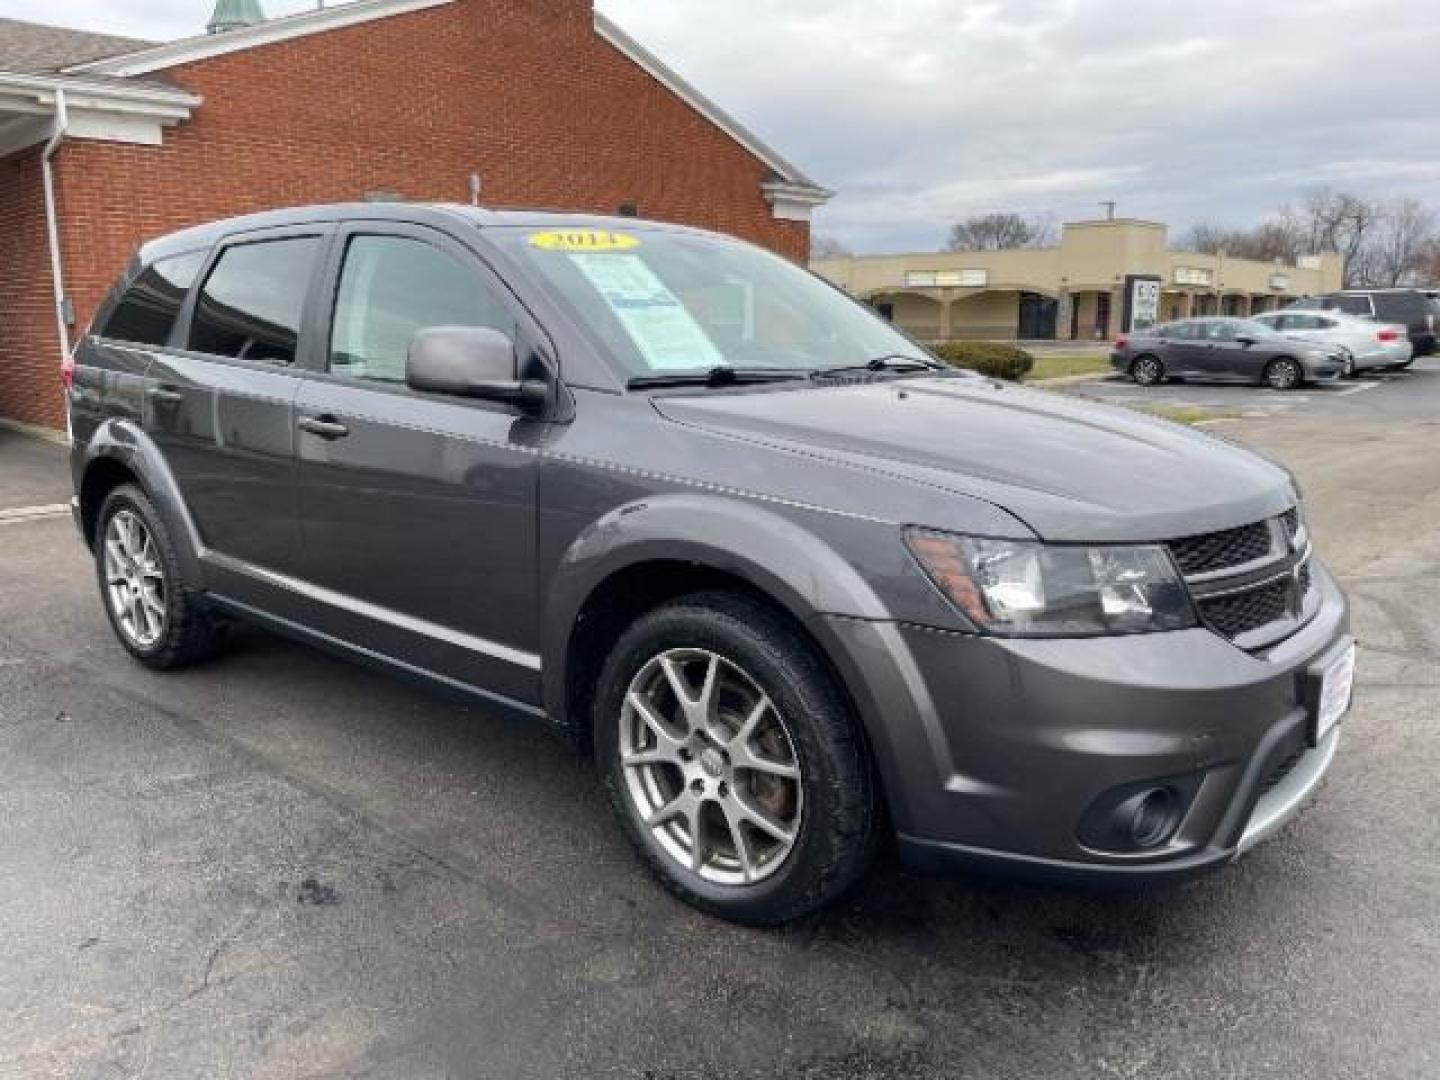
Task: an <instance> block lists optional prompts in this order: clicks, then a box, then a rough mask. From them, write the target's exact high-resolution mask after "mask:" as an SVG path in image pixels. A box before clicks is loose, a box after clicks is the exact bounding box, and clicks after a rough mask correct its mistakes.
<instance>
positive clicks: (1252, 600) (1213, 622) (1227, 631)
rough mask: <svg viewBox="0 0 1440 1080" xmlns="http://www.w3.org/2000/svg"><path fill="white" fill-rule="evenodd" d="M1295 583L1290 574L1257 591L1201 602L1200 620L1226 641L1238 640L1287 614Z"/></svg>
mask: <svg viewBox="0 0 1440 1080" xmlns="http://www.w3.org/2000/svg"><path fill="white" fill-rule="evenodd" d="M1294 594H1295V584H1294V581H1293V579H1292V578H1290V577H1289V575H1286V576H1285V577H1283V578H1279V579H1278V580H1275V581H1272V582H1270V583H1269V584H1268V585H1261V586H1260V587H1259V588H1257V589H1250V590H1249V591H1247V592H1241V593H1235V594H1233V595H1230V596H1217V597H1215V598H1214V599H1210V600H1201V601H1200V617H1201V618H1202V619H1204V620H1205V621H1206V622H1207V623H1209V624H1210V626H1211V627H1213V628H1214V629H1215V630H1216V631H1218V632H1219V633H1221V634H1223V635H1224V636H1225V637H1227V638H1232V639H1233V638H1237V637H1239V636H1240V635H1241V634H1248V633H1249V632H1250V631H1251V630H1258V629H1260V627H1262V626H1268V625H1270V624H1271V623H1273V622H1279V621H1280V620H1281V619H1283V618H1284V617H1285V616H1286V615H1288V614H1290V610H1291V597H1293V596H1294Z"/></svg>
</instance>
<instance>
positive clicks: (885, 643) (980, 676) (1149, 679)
mask: <svg viewBox="0 0 1440 1080" xmlns="http://www.w3.org/2000/svg"><path fill="white" fill-rule="evenodd" d="M1315 579H1316V586H1317V588H1318V589H1319V591H1320V604H1319V607H1318V609H1317V611H1316V613H1315V615H1314V616H1313V617H1312V618H1311V619H1310V621H1309V622H1308V623H1306V624H1305V625H1304V626H1303V627H1301V628H1300V629H1299V630H1298V631H1297V632H1296V633H1295V634H1293V635H1291V637H1289V638H1287V639H1286V640H1284V641H1282V642H1280V643H1278V644H1277V645H1275V646H1273V647H1271V648H1269V649H1267V650H1264V651H1263V652H1259V653H1249V652H1246V651H1244V650H1241V649H1239V648H1237V647H1236V646H1234V645H1233V644H1231V643H1230V642H1228V641H1226V640H1225V639H1223V638H1221V637H1219V636H1218V635H1216V634H1214V633H1212V632H1211V631H1209V630H1203V629H1197V630H1186V631H1179V632H1175V633H1168V634H1147V635H1136V636H1133V637H1120V638H1083V639H1070V640H1022V639H1009V640H1004V639H997V638H988V637H977V636H968V635H962V634H952V633H944V632H939V631H935V630H929V629H922V628H918V627H907V626H901V625H897V624H887V623H873V622H862V621H859V620H846V619H831V620H827V621H828V622H829V623H830V624H831V626H830V629H831V630H832V631H833V632H834V634H836V635H838V637H839V638H840V640H841V641H842V642H843V645H844V648H843V650H842V657H841V659H840V661H839V662H840V666H841V667H842V674H844V675H845V677H846V679H847V682H849V683H850V684H851V686H852V689H853V688H854V687H855V686H856V680H859V686H860V687H861V688H862V689H860V690H859V691H858V692H856V693H855V697H856V700H857V703H858V704H859V705H860V708H861V711H862V713H864V714H865V719H866V723H867V729H868V731H869V734H870V738H871V743H872V745H873V746H874V748H875V751H876V756H877V759H878V760H879V763H880V769H881V773H882V778H883V781H884V783H885V788H886V794H887V797H888V799H889V803H890V809H891V814H892V817H893V819H894V822H895V827H896V831H897V833H898V839H899V845H900V851H901V855H902V857H903V859H904V860H905V861H906V863H907V864H908V865H910V866H911V867H912V868H915V869H918V870H924V871H950V870H965V871H975V870H984V871H996V872H1000V873H1003V874H1004V875H1006V876H1022V877H1029V878H1039V879H1043V880H1047V881H1068V882H1077V883H1083V882H1088V883H1095V882H1107V881H1108V882H1117V881H1118V882H1125V881H1132V882H1149V881H1162V880H1167V879H1176V878H1184V877H1188V876H1192V875H1194V874H1196V873H1199V872H1201V871H1203V870H1205V869H1207V868H1210V867H1213V866H1217V865H1220V864H1223V863H1226V862H1228V861H1230V860H1232V859H1233V858H1235V857H1236V856H1237V855H1238V854H1240V853H1241V852H1243V851H1245V850H1248V849H1249V848H1250V847H1252V846H1254V845H1255V844H1256V843H1259V842H1260V841H1261V840H1263V839H1264V838H1265V837H1267V836H1269V835H1271V834H1273V833H1274V832H1275V831H1277V830H1278V829H1279V828H1280V827H1281V826H1282V825H1283V824H1284V823H1285V822H1286V821H1287V820H1289V818H1290V817H1291V816H1293V815H1294V813H1295V812H1296V811H1297V810H1298V809H1299V807H1300V806H1302V805H1303V804H1304V802H1305V801H1306V799H1307V798H1308V797H1309V795H1310V794H1311V792H1313V791H1314V789H1315V788H1316V787H1317V786H1318V785H1319V783H1320V781H1321V779H1322V778H1323V777H1324V775H1325V772H1326V770H1327V769H1328V768H1329V765H1330V763H1331V761H1332V760H1333V758H1334V755H1335V751H1336V747H1337V746H1338V744H1339V739H1340V732H1339V729H1338V728H1337V729H1336V730H1334V731H1332V732H1330V734H1329V735H1328V736H1327V737H1326V738H1325V740H1324V741H1322V742H1321V744H1320V745H1319V746H1316V747H1312V746H1310V745H1309V730H1310V719H1309V718H1310V708H1309V706H1308V702H1309V700H1310V682H1311V674H1310V673H1312V672H1313V671H1315V670H1316V669H1317V668H1318V667H1319V666H1321V665H1322V664H1323V663H1325V662H1328V661H1329V659H1330V658H1331V657H1333V656H1335V655H1338V653H1339V652H1340V650H1342V649H1343V648H1344V647H1346V646H1347V645H1348V644H1349V642H1350V638H1349V634H1348V611H1347V608H1346V604H1345V600H1344V598H1343V596H1342V595H1341V593H1340V591H1339V589H1338V588H1337V587H1336V585H1335V583H1334V581H1333V580H1332V579H1331V578H1330V577H1329V575H1328V574H1327V573H1326V572H1325V571H1324V569H1323V567H1320V566H1319V565H1318V564H1317V565H1316V567H1315ZM1177 778H1178V783H1179V784H1180V786H1181V787H1184V788H1186V789H1187V790H1188V791H1189V792H1190V793H1191V794H1190V795H1188V796H1187V798H1188V802H1187V803H1186V806H1185V809H1184V812H1183V816H1182V818H1181V821H1180V824H1179V827H1178V828H1177V829H1176V830H1175V831H1174V833H1173V835H1171V836H1170V837H1169V839H1168V840H1167V841H1166V842H1164V843H1163V844H1162V845H1160V846H1159V847H1157V848H1154V849H1151V850H1147V851H1143V852H1131V853H1125V852H1117V851H1105V850H1098V849H1096V848H1094V847H1091V846H1087V845H1086V843H1084V842H1082V840H1081V838H1080V833H1081V822H1082V819H1084V818H1085V816H1086V813H1087V811H1088V810H1090V809H1091V807H1093V806H1095V805H1096V803H1097V800H1100V799H1101V798H1102V797H1103V796H1105V795H1106V793H1108V792H1112V791H1113V790H1115V789H1117V788H1121V787H1125V786H1127V785H1132V784H1143V783H1145V782H1148V781H1152V780H1154V781H1160V780H1177Z"/></svg>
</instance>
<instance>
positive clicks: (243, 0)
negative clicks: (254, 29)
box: [205, 0, 265, 34]
mask: <svg viewBox="0 0 1440 1080" xmlns="http://www.w3.org/2000/svg"><path fill="white" fill-rule="evenodd" d="M264 21H265V12H264V11H262V10H261V9H260V0H216V3H215V14H214V15H211V16H210V22H209V23H208V24H207V25H206V27H205V29H206V30H208V31H210V33H212V34H219V33H223V32H224V31H226V30H238V29H240V27H242V26H252V25H254V24H255V23H261V22H264Z"/></svg>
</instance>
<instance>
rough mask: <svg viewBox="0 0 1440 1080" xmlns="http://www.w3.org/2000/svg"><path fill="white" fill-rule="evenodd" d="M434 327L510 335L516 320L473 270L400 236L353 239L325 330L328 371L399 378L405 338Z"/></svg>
mask: <svg viewBox="0 0 1440 1080" xmlns="http://www.w3.org/2000/svg"><path fill="white" fill-rule="evenodd" d="M437 326H479V327H489V328H491V329H493V330H499V331H500V332H501V333H503V334H504V335H505V336H506V337H508V338H510V339H512V340H514V338H515V336H516V332H517V330H516V325H515V320H514V319H513V318H512V317H511V316H510V313H509V311H508V310H507V309H506V308H505V306H504V304H502V303H501V302H500V300H499V299H498V298H497V297H496V296H495V295H493V294H492V293H491V292H490V290H489V289H488V288H487V287H486V285H485V282H484V281H483V280H482V279H481V278H480V276H479V274H478V273H477V272H476V271H475V270H474V269H472V268H471V267H468V266H466V265H465V264H463V263H461V262H460V261H458V260H457V259H455V258H452V257H451V256H450V255H447V254H446V253H445V252H443V251H441V250H440V249H439V248H436V247H432V246H431V245H429V244H427V243H425V242H424V241H423V240H415V239H411V238H410V237H405V236H356V237H354V238H352V239H351V241H350V244H349V247H348V248H347V249H346V251H345V266H344V269H343V270H342V271H341V274H340V288H339V290H338V292H337V293H336V296H335V316H334V320H333V323H332V326H331V332H330V371H331V373H332V374H335V375H348V376H349V377H350V378H353V379H370V380H373V381H376V382H386V383H403V382H404V381H405V366H406V362H407V360H408V359H409V355H410V342H411V340H412V339H413V338H414V337H415V334H416V332H417V331H420V330H427V329H430V328H433V327H437Z"/></svg>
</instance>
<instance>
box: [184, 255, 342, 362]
mask: <svg viewBox="0 0 1440 1080" xmlns="http://www.w3.org/2000/svg"><path fill="white" fill-rule="evenodd" d="M319 254H320V240H319V238H318V237H314V236H304V237H296V238H294V239H286V240H266V241H262V242H260V243H255V244H242V245H238V246H235V247H231V248H227V249H226V250H225V251H224V252H223V253H222V254H221V256H220V258H219V260H218V261H217V262H216V263H215V269H214V270H212V271H211V272H210V276H209V278H207V279H206V281H205V285H204V287H203V288H202V289H201V290H200V296H199V298H198V299H197V300H196V303H195V317H194V318H193V319H192V320H191V323H190V348H191V349H193V350H194V351H195V352H203V353H210V354H212V355H214V356H225V357H230V358H232V359H236V360H255V361H259V362H261V363H267V364H293V363H294V362H295V356H296V353H297V352H298V350H299V347H300V319H301V316H302V315H303V313H304V310H305V296H306V294H307V293H308V292H309V290H310V282H311V278H312V276H313V274H314V270H315V262H316V259H317V258H318V256H319Z"/></svg>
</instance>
